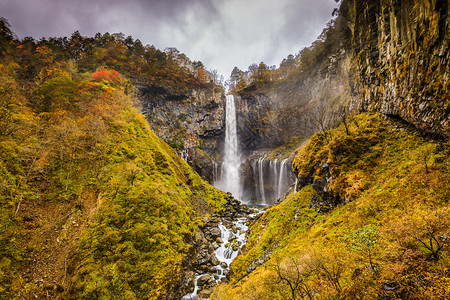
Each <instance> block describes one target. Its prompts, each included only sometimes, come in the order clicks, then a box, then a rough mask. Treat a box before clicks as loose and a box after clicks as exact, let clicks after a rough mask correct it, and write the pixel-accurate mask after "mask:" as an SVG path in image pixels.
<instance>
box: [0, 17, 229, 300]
mask: <svg viewBox="0 0 450 300" xmlns="http://www.w3.org/2000/svg"><path fill="white" fill-rule="evenodd" d="M0 21H1V24H2V25H5V23H4V20H0ZM5 28H6V29H8V28H7V27H2V28H0V29H1V30H2V31H1V32H0V33H1V34H0V41H1V42H2V43H0V46H1V47H2V49H1V50H2V51H1V52H0V55H1V56H2V60H1V62H0V299H35V298H39V299H45V298H52V299H57V298H60V299H71V298H73V299H97V298H101V299H176V298H179V297H180V294H182V293H183V292H185V291H183V290H182V289H178V286H179V285H180V283H181V280H182V275H183V269H185V268H188V267H189V266H188V265H187V263H186V261H187V257H189V255H193V248H192V247H191V246H190V245H191V244H192V241H193V240H194V236H195V232H196V229H197V225H196V224H197V222H196V221H197V220H199V218H200V217H202V216H203V215H205V214H207V213H210V212H213V211H216V210H219V209H220V208H221V205H222V203H223V202H224V194H223V193H222V192H220V191H218V190H216V189H215V188H213V187H211V186H209V185H208V184H206V183H205V182H204V181H203V180H202V179H201V178H200V177H199V175H198V174H197V173H195V172H194V171H193V170H192V169H191V168H190V167H189V166H188V165H187V164H186V163H185V162H184V161H183V160H182V159H181V158H179V157H178V156H177V155H175V153H174V150H173V149H172V148H171V147H169V146H168V145H167V144H166V143H164V141H162V140H161V139H160V138H158V137H157V136H156V135H155V134H154V133H153V132H152V131H151V130H150V128H149V125H148V123H147V121H146V120H145V117H144V116H143V115H142V114H141V113H140V112H139V111H138V109H137V108H136V106H137V105H136V100H135V98H134V97H133V92H132V91H133V86H132V85H131V82H130V80H129V79H127V78H126V77H124V76H122V75H121V74H119V73H118V72H117V71H115V70H111V69H108V68H107V67H105V66H103V67H98V68H97V69H96V70H95V71H89V70H86V69H84V70H81V69H80V68H79V67H80V65H81V61H80V60H78V61H77V60H76V59H68V61H64V60H61V59H60V58H59V56H58V55H57V53H58V52H57V51H56V50H55V52H52V51H51V50H50V49H49V47H48V46H44V45H40V46H37V45H35V44H34V43H30V42H26V41H24V42H20V41H17V40H14V39H13V38H12V36H8V35H6V33H7V32H6V31H5V30H6V29H5ZM91 42H92V41H91ZM53 46H55V45H53ZM55 47H56V46H55ZM99 47H100V46H99ZM100 48H101V47H100ZM59 50H61V51H62V50H64V49H59ZM64 51H65V50H64ZM64 51H63V52H64ZM64 53H66V52H64ZM94 65H95V63H92V64H90V65H89V68H92V67H93V66H94ZM85 67H86V66H85ZM194 254H195V252H194Z"/></svg>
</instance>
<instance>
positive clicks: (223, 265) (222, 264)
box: [220, 261, 228, 269]
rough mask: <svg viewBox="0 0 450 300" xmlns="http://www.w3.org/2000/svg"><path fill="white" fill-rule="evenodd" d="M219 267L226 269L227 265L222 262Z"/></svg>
mask: <svg viewBox="0 0 450 300" xmlns="http://www.w3.org/2000/svg"><path fill="white" fill-rule="evenodd" d="M220 266H221V267H222V268H223V269H226V268H228V264H227V263H226V262H224V261H223V262H221V263H220Z"/></svg>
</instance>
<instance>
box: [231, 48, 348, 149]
mask: <svg viewBox="0 0 450 300" xmlns="http://www.w3.org/2000/svg"><path fill="white" fill-rule="evenodd" d="M348 67H349V59H348V55H347V54H346V53H345V51H344V52H342V53H340V56H339V62H338V63H337V64H336V65H335V66H329V65H327V66H326V67H325V68H324V69H322V70H315V72H314V73H313V74H312V76H311V77H307V78H299V79H298V80H297V81H296V82H291V81H284V82H280V83H277V84H276V85H275V86H273V87H271V88H270V89H266V90H262V91H258V92H257V93H246V92H241V93H240V95H239V96H238V97H237V101H236V109H237V119H238V120H237V121H238V131H239V132H238V134H239V135H240V140H241V142H242V147H243V149H245V150H256V149H265V148H274V147H277V146H280V145H282V144H286V143H287V142H288V141H289V140H291V139H292V138H293V137H294V136H297V137H303V136H310V135H312V134H314V133H315V132H316V131H317V130H318V128H319V123H320V121H323V122H324V123H326V124H328V123H330V122H331V120H332V119H333V116H332V114H331V111H332V109H337V107H338V106H339V105H340V104H341V103H348V101H350V95H351V91H350V86H349V85H348V81H349V75H348ZM328 68H329V69H328ZM331 69H332V71H331ZM322 113H323V116H321V114H322ZM320 118H323V120H320Z"/></svg>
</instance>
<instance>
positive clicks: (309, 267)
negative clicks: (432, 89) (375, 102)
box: [212, 114, 450, 299]
mask: <svg viewBox="0 0 450 300" xmlns="http://www.w3.org/2000/svg"><path fill="white" fill-rule="evenodd" d="M348 129H349V134H347V133H346V129H345V126H341V127H339V128H337V129H334V130H331V131H329V132H326V133H323V134H319V135H316V136H314V137H312V138H311V140H310V142H309V144H308V145H307V146H306V147H304V148H303V149H301V150H300V151H299V153H298V155H297V157H296V159H295V161H294V170H296V173H297V174H298V175H299V176H300V177H302V176H303V177H309V178H310V179H311V181H310V182H312V183H317V182H318V181H320V180H321V179H322V178H329V185H328V186H327V189H326V192H324V190H323V189H322V190H321V189H318V188H316V184H307V185H306V186H304V187H302V189H301V190H299V191H298V192H297V193H295V194H291V195H290V196H289V197H288V198H287V199H286V200H284V201H283V202H282V203H280V204H279V205H276V206H273V207H271V208H270V209H268V210H267V211H266V213H265V214H264V215H263V216H262V217H261V218H260V219H259V220H258V221H257V222H256V223H255V224H254V225H253V226H252V227H251V235H250V237H249V241H248V243H247V245H246V248H245V250H244V252H243V255H242V256H240V257H238V258H237V259H236V260H235V261H234V262H233V264H232V276H231V282H230V283H229V284H223V285H222V286H219V287H218V288H217V290H216V291H215V293H214V294H213V297H212V298H213V299H303V298H306V299H310V298H321V297H323V298H327V299H328V298H330V299H343V298H344V299H377V298H379V297H385V298H384V299H396V297H397V298H398V297H400V298H402V299H424V298H426V299H446V297H449V294H448V291H449V289H448V285H449V282H450V275H449V274H448V267H449V257H448V254H449V253H448V251H449V249H450V248H449V246H450V245H449V239H448V235H449V234H450V232H449V228H450V208H449V200H450V188H449V186H450V185H449V183H450V172H449V171H450V170H449V167H450V166H449V162H448V157H449V150H448V149H449V143H448V140H439V141H435V140H430V139H428V138H426V137H422V136H419V135H418V134H417V132H416V131H414V130H413V129H411V128H409V127H407V126H405V124H404V123H399V122H398V121H395V120H385V119H383V118H382V117H381V116H380V115H377V114H363V115H359V116H357V117H355V118H354V119H353V121H352V123H351V125H350V126H349V127H348ZM324 163H327V164H328V166H329V173H326V172H324V168H323V164H324ZM305 182H308V181H307V180H305ZM321 206H326V207H328V208H329V207H330V206H332V207H333V208H332V209H331V210H328V211H327V210H322V209H321ZM323 211H327V212H323Z"/></svg>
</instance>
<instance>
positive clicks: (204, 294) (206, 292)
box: [198, 289, 213, 299]
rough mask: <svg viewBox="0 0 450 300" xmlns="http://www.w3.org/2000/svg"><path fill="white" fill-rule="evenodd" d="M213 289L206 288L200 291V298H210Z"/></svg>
mask: <svg viewBox="0 0 450 300" xmlns="http://www.w3.org/2000/svg"><path fill="white" fill-rule="evenodd" d="M212 292H213V291H212V289H204V290H202V291H201V292H199V293H198V296H199V298H201V299H209V297H210V296H211V294H212Z"/></svg>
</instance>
